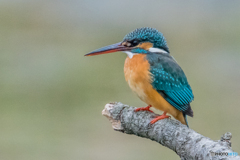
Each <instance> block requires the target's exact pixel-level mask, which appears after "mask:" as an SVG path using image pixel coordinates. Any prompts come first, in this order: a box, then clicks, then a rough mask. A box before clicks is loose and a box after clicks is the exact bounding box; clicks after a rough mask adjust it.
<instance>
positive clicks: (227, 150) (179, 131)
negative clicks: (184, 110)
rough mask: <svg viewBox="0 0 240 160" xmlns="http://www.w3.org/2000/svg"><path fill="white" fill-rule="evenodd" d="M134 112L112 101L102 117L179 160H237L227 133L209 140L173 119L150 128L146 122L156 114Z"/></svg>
mask: <svg viewBox="0 0 240 160" xmlns="http://www.w3.org/2000/svg"><path fill="white" fill-rule="evenodd" d="M134 109H136V108H135V107H131V106H128V105H124V104H122V103H120V102H115V103H109V104H106V106H105V108H104V110H103V111H102V114H103V115H104V116H106V117H107V118H108V119H109V120H110V122H111V123H112V127H113V129H114V130H116V131H120V132H123V133H126V134H134V135H136V136H139V137H144V138H148V139H151V140H153V141H156V142H158V143H160V144H161V145H163V146H165V147H168V148H169V149H171V150H173V151H174V152H176V153H177V154H178V155H179V156H180V158H181V159H182V160H190V159H199V160H200V159H202V160H208V159H209V160H216V159H224V160H225V159H226V160H228V159H231V160H233V159H234V160H235V159H236V160H237V159H239V160H240V157H239V156H237V155H236V154H237V153H236V152H234V151H233V150H232V148H231V141H230V140H231V138H232V135H231V133H230V132H227V133H225V134H224V135H223V136H222V137H221V140H218V141H213V140H211V139H210V138H208V137H204V136H203V135H201V134H199V133H197V132H195V131H194V130H192V129H190V128H188V127H187V126H185V125H183V124H181V123H180V122H179V121H177V120H174V119H163V120H160V121H158V122H156V123H155V124H153V125H151V124H150V121H151V120H152V119H153V118H154V117H156V116H157V114H155V113H151V112H148V111H139V112H134ZM230 154H233V155H230Z"/></svg>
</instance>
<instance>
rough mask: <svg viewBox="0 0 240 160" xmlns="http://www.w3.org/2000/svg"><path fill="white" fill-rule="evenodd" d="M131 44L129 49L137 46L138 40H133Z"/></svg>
mask: <svg viewBox="0 0 240 160" xmlns="http://www.w3.org/2000/svg"><path fill="white" fill-rule="evenodd" d="M130 43H131V47H135V46H137V45H138V44H139V41H138V40H133V41H132V42H130Z"/></svg>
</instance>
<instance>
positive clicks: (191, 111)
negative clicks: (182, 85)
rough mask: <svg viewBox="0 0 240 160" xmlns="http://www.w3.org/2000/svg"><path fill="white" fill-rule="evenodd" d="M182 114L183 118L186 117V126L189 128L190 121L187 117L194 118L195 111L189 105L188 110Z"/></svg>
mask: <svg viewBox="0 0 240 160" xmlns="http://www.w3.org/2000/svg"><path fill="white" fill-rule="evenodd" d="M182 113H183V117H184V120H185V122H186V125H187V127H188V128H189V126H188V121H187V115H188V116H190V117H193V110H192V108H191V106H190V104H188V109H187V110H186V111H184V112H182Z"/></svg>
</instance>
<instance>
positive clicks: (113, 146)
mask: <svg viewBox="0 0 240 160" xmlns="http://www.w3.org/2000/svg"><path fill="white" fill-rule="evenodd" d="M239 16H240V1H236V0H235V1H224V0H218V1H207V0H205V1H195V2H193V1H191V2H189V1H188V2H186V3H184V2H183V1H179V0H173V1H168V0H163V1H154V0H148V1H137V0H132V1H127V0H115V1H110V0H103V1H93V0H86V1H84V0H68V1H66V0H65V1H63V0H58V1H57V0H35V1H32V0H11V1H9V0H0V74H1V76H0V159H2V160H13V159H16V160H32V159H34V160H66V159H71V160H79V159H80V160H96V159H97V160H101V159H104V160H112V159H114V160H121V159H124V160H132V159H138V160H145V159H159V158H161V159H178V156H177V155H176V154H175V153H174V152H173V151H171V150H169V149H167V148H165V147H162V146H161V145H159V144H157V143H155V142H152V141H150V140H147V139H143V138H139V137H136V136H130V135H126V134H122V133H119V132H115V131H114V130H113V129H112V128H111V125H110V123H109V121H108V120H107V119H106V118H105V117H103V116H102V115H101V111H102V109H103V108H104V105H105V104H106V103H108V102H110V101H120V102H122V103H125V104H130V105H133V106H137V107H143V106H146V104H144V103H143V102H141V101H140V99H138V97H137V96H135V95H134V94H133V93H132V91H131V90H130V89H129V87H128V85H127V83H126V82H125V79H124V74H123V64H124V59H125V58H126V54H125V53H120V52H119V53H115V54H108V55H102V56H94V57H84V56H83V55H84V54H86V53H88V52H90V51H92V50H94V49H97V48H99V47H102V46H105V45H109V44H112V43H116V42H119V41H121V40H122V38H123V37H124V36H125V34H127V33H128V32H130V31H132V30H134V29H136V28H139V27H147V26H148V27H154V28H157V29H158V30H159V31H161V32H162V33H163V34H164V35H165V37H166V39H167V42H168V46H169V48H170V52H171V54H172V55H173V56H174V57H175V59H176V60H177V61H178V63H179V64H180V66H181V67H182V68H183V70H184V71H185V73H186V75H187V77H188V81H189V83H190V84H191V86H192V89H193V92H194V95H195V100H194V102H193V103H192V108H193V110H194V118H189V124H190V128H192V129H194V130H196V131H197V132H199V133H201V134H203V135H205V136H208V137H210V138H211V139H214V140H218V139H220V137H221V135H222V134H224V133H225V132H227V131H229V132H231V133H232V134H233V138H232V142H233V144H232V146H233V149H234V150H235V151H236V152H238V153H240V143H239V142H240V129H239V126H238V123H239V121H240V116H239V113H240V97H239V95H240V54H239V53H240V18H239Z"/></svg>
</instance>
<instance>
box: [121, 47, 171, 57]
mask: <svg viewBox="0 0 240 160" xmlns="http://www.w3.org/2000/svg"><path fill="white" fill-rule="evenodd" d="M149 51H150V52H160V53H168V52H166V51H164V50H163V49H160V48H153V47H152V48H149ZM124 52H125V53H126V54H127V55H128V57H129V58H130V59H132V57H133V56H134V55H136V54H139V53H132V52H130V51H124Z"/></svg>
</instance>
